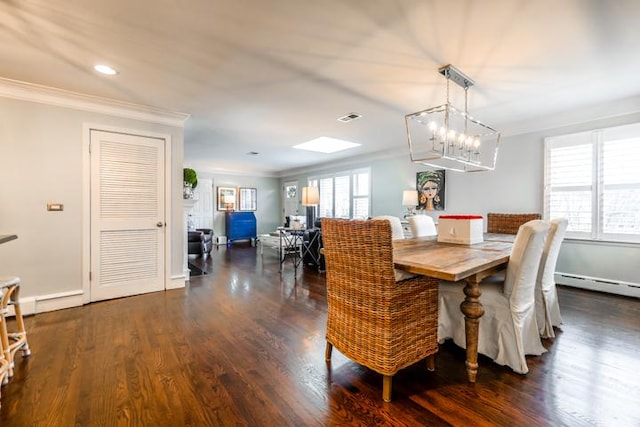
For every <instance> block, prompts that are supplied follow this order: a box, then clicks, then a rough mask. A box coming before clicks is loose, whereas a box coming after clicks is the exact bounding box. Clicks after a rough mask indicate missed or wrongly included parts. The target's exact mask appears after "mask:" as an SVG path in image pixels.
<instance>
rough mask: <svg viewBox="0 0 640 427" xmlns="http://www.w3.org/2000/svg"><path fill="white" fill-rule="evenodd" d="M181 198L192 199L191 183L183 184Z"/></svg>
mask: <svg viewBox="0 0 640 427" xmlns="http://www.w3.org/2000/svg"><path fill="white" fill-rule="evenodd" d="M182 197H183V198H184V199H193V187H192V186H191V183H188V182H186V181H185V182H184V183H183V186H182Z"/></svg>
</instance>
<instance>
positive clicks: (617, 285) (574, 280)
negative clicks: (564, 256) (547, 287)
mask: <svg viewBox="0 0 640 427" xmlns="http://www.w3.org/2000/svg"><path fill="white" fill-rule="evenodd" d="M555 278H556V283H557V284H559V285H566V286H573V287H576V288H583V289H589V290H592V291H600V292H608V293H611V294H617V295H625V296H629V297H636V298H640V283H631V282H623V281H620V280H610V279H603V278H599V277H590V276H581V275H579V274H571V273H562V272H556V275H555Z"/></svg>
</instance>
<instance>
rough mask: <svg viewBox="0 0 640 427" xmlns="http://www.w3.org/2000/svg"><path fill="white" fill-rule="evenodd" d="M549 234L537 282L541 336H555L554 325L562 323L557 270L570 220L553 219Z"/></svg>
mask: <svg viewBox="0 0 640 427" xmlns="http://www.w3.org/2000/svg"><path fill="white" fill-rule="evenodd" d="M549 225H550V226H549V234H548V235H547V240H546V242H545V245H544V251H543V253H542V260H541V261H540V270H539V271H538V283H537V284H536V317H537V322H538V327H539V328H540V336H541V337H543V338H554V337H555V336H556V334H555V332H554V331H553V327H554V326H556V327H558V326H560V325H561V324H562V316H560V305H559V304H558V292H557V290H556V281H555V272H556V264H557V261H558V255H559V254H560V246H561V245H562V241H563V240H564V236H565V234H566V232H567V227H568V225H569V221H568V220H567V219H566V218H557V219H552V220H551V221H550V222H549Z"/></svg>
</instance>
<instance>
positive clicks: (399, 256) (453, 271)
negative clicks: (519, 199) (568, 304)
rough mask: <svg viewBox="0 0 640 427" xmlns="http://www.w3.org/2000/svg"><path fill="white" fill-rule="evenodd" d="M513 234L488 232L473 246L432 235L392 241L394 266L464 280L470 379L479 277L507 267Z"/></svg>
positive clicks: (474, 365) (481, 311)
mask: <svg viewBox="0 0 640 427" xmlns="http://www.w3.org/2000/svg"><path fill="white" fill-rule="evenodd" d="M514 237H515V236H513V235H504V234H487V235H485V236H484V241H482V242H480V243H476V244H473V245H461V244H452V243H441V242H438V241H437V239H436V238H435V237H416V238H411V239H402V240H395V241H394V242H393V261H394V266H395V268H396V269H399V270H404V271H407V272H409V273H413V274H421V275H424V276H429V277H435V278H437V279H442V280H446V281H450V282H457V281H460V280H464V281H465V282H466V286H465V288H464V294H465V299H464V301H462V303H461V304H460V311H461V312H462V313H463V314H464V316H465V336H466V344H467V360H466V369H467V377H468V379H469V382H472V383H473V382H475V381H476V376H477V374H478V327H479V323H480V317H482V315H483V314H484V308H483V307H482V303H481V302H480V295H481V289H480V288H481V286H480V282H481V281H482V279H484V278H486V277H488V276H490V275H492V274H494V273H496V272H498V271H500V270H503V269H505V268H506V266H507V263H508V262H509V256H510V254H511V248H512V246H513V239H514Z"/></svg>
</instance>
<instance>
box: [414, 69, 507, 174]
mask: <svg viewBox="0 0 640 427" xmlns="http://www.w3.org/2000/svg"><path fill="white" fill-rule="evenodd" d="M438 71H439V72H440V74H442V75H443V76H445V78H446V79H447V102H446V104H443V105H438V106H437V107H432V108H428V109H426V110H422V111H418V112H416V113H410V114H407V115H406V116H405V122H406V126H407V141H408V142H409V155H410V156H411V161H412V162H413V163H420V164H423V165H426V166H431V167H434V168H438V169H449V170H454V171H459V172H477V171H485V170H493V169H494V168H495V166H496V159H497V157H498V145H499V143H500V132H498V131H497V130H495V129H494V128H492V127H491V126H488V125H486V124H484V123H482V122H480V121H478V120H476V119H474V118H473V117H471V116H470V115H469V112H468V110H467V94H468V90H469V88H470V87H471V86H473V80H471V79H470V78H469V77H467V76H465V75H464V74H462V73H461V72H460V71H459V70H458V69H456V68H455V67H453V66H452V65H445V66H443V67H441V68H440V69H439V70H438ZM450 81H453V82H454V83H456V84H457V85H459V86H460V87H462V88H463V89H464V111H461V110H459V109H457V108H455V107H453V105H451V103H450V101H449V82H450Z"/></svg>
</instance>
